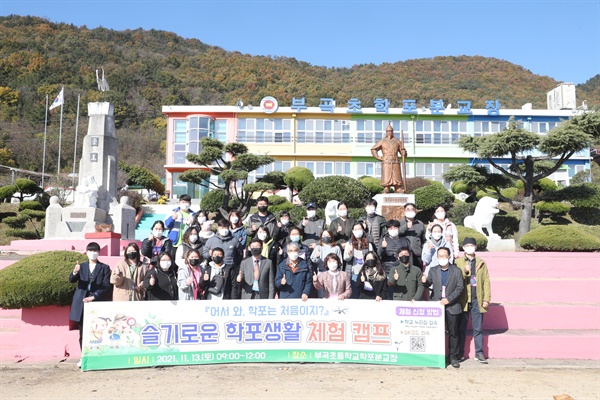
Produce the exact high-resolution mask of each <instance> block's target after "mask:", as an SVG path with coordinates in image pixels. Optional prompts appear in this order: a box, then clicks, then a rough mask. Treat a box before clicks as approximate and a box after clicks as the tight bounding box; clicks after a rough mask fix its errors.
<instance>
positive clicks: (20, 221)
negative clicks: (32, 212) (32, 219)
mask: <svg viewBox="0 0 600 400" xmlns="http://www.w3.org/2000/svg"><path fill="white" fill-rule="evenodd" d="M28 220H29V218H28V217H27V216H25V215H17V216H16V217H6V218H4V219H3V220H2V222H4V223H5V224H6V225H8V226H10V227H11V228H13V229H23V228H25V223H26V222H27V221H28Z"/></svg>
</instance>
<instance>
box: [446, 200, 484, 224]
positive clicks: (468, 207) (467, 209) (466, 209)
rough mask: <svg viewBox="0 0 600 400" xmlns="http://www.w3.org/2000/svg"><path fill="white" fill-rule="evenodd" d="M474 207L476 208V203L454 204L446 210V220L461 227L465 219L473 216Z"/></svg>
mask: <svg viewBox="0 0 600 400" xmlns="http://www.w3.org/2000/svg"><path fill="white" fill-rule="evenodd" d="M475 207H477V203H462V202H461V203H454V205H453V206H452V208H451V209H449V210H448V219H450V221H452V222H454V223H455V224H456V225H463V221H464V220H465V218H466V217H468V216H469V215H473V214H475Z"/></svg>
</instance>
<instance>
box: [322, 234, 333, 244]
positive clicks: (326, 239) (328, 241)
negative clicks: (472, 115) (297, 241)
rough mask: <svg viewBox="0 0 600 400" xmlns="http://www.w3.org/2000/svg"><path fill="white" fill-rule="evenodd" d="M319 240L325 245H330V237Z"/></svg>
mask: <svg viewBox="0 0 600 400" xmlns="http://www.w3.org/2000/svg"><path fill="white" fill-rule="evenodd" d="M321 240H322V241H323V243H325V244H329V243H331V237H330V236H323V237H322V238H321Z"/></svg>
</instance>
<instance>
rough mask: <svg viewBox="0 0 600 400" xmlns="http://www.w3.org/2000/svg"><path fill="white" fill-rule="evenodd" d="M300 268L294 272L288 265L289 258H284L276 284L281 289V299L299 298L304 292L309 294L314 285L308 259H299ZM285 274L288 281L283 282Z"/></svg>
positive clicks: (278, 269)
mask: <svg viewBox="0 0 600 400" xmlns="http://www.w3.org/2000/svg"><path fill="white" fill-rule="evenodd" d="M298 260H299V261H300V262H299V263H298V269H297V270H296V272H295V273H294V272H292V270H291V269H290V267H288V266H287V261H288V259H287V258H286V259H285V260H283V261H282V262H281V263H280V264H279V266H278V267H277V275H276V276H275V286H276V287H277V288H278V289H279V298H280V299H299V298H301V297H302V295H303V294H305V295H307V296H308V295H309V294H310V289H311V287H312V273H311V271H310V268H309V267H308V264H307V263H306V261H304V260H302V259H298ZM284 275H285V280H286V283H285V285H282V284H281V278H283V276H284Z"/></svg>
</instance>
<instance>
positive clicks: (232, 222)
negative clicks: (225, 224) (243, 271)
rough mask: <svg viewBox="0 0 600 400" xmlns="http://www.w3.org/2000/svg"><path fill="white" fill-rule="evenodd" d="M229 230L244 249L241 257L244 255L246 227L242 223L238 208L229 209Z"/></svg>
mask: <svg viewBox="0 0 600 400" xmlns="http://www.w3.org/2000/svg"><path fill="white" fill-rule="evenodd" d="M229 230H230V231H231V234H232V235H233V237H234V238H236V239H237V240H238V242H240V245H242V248H243V249H244V254H243V255H242V258H245V257H246V238H247V234H246V228H245V227H244V224H243V223H242V214H241V213H240V212H239V211H238V210H231V212H230V213H229Z"/></svg>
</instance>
